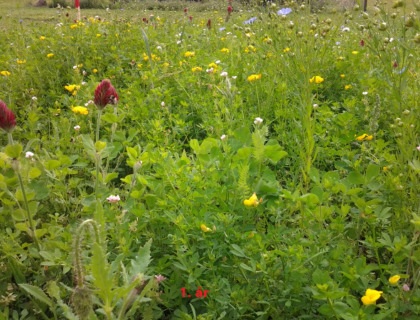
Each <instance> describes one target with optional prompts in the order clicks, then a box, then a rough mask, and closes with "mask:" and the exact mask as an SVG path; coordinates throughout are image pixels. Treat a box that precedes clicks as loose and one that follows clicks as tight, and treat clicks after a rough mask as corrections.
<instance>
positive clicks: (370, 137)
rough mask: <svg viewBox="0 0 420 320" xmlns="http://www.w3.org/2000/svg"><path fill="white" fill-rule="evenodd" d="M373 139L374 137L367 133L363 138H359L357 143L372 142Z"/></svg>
mask: <svg viewBox="0 0 420 320" xmlns="http://www.w3.org/2000/svg"><path fill="white" fill-rule="evenodd" d="M372 139H373V136H370V135H368V134H366V133H364V134H362V135H361V136H359V137H357V138H356V140H357V141H363V140H367V141H370V140H372Z"/></svg>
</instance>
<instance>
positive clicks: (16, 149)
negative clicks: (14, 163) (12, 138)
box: [4, 144, 23, 159]
mask: <svg viewBox="0 0 420 320" xmlns="http://www.w3.org/2000/svg"><path fill="white" fill-rule="evenodd" d="M22 150H23V147H22V146H21V145H20V144H14V145H8V146H7V147H6V149H4V153H6V155H7V156H8V157H10V158H12V159H17V158H19V156H20V154H21V153H22Z"/></svg>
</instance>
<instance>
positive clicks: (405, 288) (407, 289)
mask: <svg viewBox="0 0 420 320" xmlns="http://www.w3.org/2000/svg"><path fill="white" fill-rule="evenodd" d="M402 289H403V290H404V291H410V287H409V286H408V285H407V284H404V285H403V286H402Z"/></svg>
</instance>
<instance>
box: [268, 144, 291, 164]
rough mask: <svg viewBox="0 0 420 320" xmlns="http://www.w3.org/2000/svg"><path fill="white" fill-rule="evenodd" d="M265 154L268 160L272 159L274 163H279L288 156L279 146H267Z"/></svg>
mask: <svg viewBox="0 0 420 320" xmlns="http://www.w3.org/2000/svg"><path fill="white" fill-rule="evenodd" d="M264 154H265V156H266V157H267V158H268V159H270V160H271V161H273V162H278V161H279V160H280V159H282V158H284V157H285V156H287V152H286V151H283V150H282V148H281V147H280V146H279V145H275V146H265V147H264Z"/></svg>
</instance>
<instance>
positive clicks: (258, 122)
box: [254, 117, 264, 124]
mask: <svg viewBox="0 0 420 320" xmlns="http://www.w3.org/2000/svg"><path fill="white" fill-rule="evenodd" d="M263 121H264V120H263V119H261V118H260V117H257V118H255V121H254V124H260V123H262V122H263Z"/></svg>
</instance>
